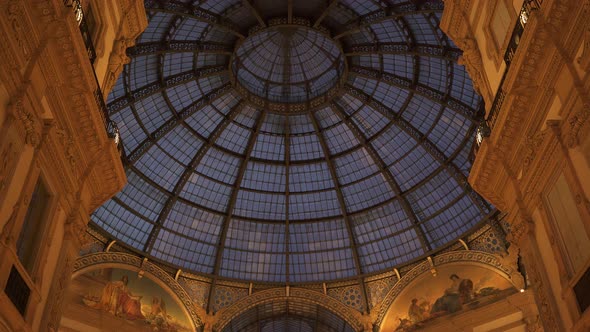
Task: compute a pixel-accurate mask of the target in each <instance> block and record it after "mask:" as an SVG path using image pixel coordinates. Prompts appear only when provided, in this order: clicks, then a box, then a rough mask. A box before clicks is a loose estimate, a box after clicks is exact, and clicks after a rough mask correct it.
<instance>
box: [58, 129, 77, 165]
mask: <svg viewBox="0 0 590 332" xmlns="http://www.w3.org/2000/svg"><path fill="white" fill-rule="evenodd" d="M55 133H56V134H57V137H58V138H59V140H60V143H61V144H62V145H63V147H64V155H65V157H66V159H67V160H68V162H69V163H70V166H72V168H73V169H75V167H76V160H77V158H76V155H75V151H76V147H75V146H74V139H73V137H72V135H71V134H69V133H68V132H67V131H65V130H64V129H57V130H56V131H55Z"/></svg>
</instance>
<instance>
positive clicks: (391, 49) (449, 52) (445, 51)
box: [344, 42, 462, 62]
mask: <svg viewBox="0 0 590 332" xmlns="http://www.w3.org/2000/svg"><path fill="white" fill-rule="evenodd" d="M344 54H345V55H346V56H348V57H351V56H359V55H375V54H378V55H382V54H390V55H413V56H420V57H431V58H438V59H442V60H447V61H453V62H456V61H457V59H458V58H459V56H460V55H461V54H462V53H461V50H459V49H457V48H447V47H442V46H440V45H428V44H415V45H409V44H408V43H407V42H394V43H364V44H354V45H350V46H348V47H345V48H344Z"/></svg>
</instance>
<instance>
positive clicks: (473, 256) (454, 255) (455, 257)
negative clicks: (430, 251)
mask: <svg viewBox="0 0 590 332" xmlns="http://www.w3.org/2000/svg"><path fill="white" fill-rule="evenodd" d="M461 263H463V264H465V263H467V264H470V265H472V266H477V267H483V268H485V269H488V270H490V271H491V272H494V273H496V274H498V275H500V276H501V277H503V278H505V279H506V280H507V281H509V282H510V284H512V285H513V286H514V287H515V288H516V289H520V288H522V287H523V285H524V281H523V277H522V275H521V274H520V273H519V272H518V270H517V266H516V264H511V263H510V261H509V257H508V258H503V257H500V256H497V255H493V254H490V253H487V252H482V251H476V250H461V251H452V252H448V253H444V254H441V255H438V256H435V257H432V264H433V265H432V266H431V265H430V263H429V261H428V260H424V261H423V262H422V263H420V264H418V265H417V266H416V267H414V268H413V269H411V270H410V271H409V272H408V273H406V274H405V275H404V276H403V277H401V278H400V279H399V280H398V282H397V283H396V284H395V285H394V286H393V288H392V289H391V290H390V291H389V292H388V293H387V295H385V298H384V299H383V302H382V303H381V305H380V306H379V309H378V310H379V312H378V313H377V320H376V322H375V325H376V326H381V325H382V323H383V320H384V318H385V316H386V314H387V313H388V312H389V309H390V307H391V306H392V304H393V303H394V301H395V300H396V299H397V297H398V296H399V295H400V294H401V293H402V291H403V290H404V289H406V287H408V286H410V285H411V284H412V283H413V282H414V281H415V280H416V279H417V278H419V277H421V276H422V275H424V274H429V273H431V269H432V268H433V267H434V268H438V267H441V266H445V265H459V264H461ZM514 263H515V262H514Z"/></svg>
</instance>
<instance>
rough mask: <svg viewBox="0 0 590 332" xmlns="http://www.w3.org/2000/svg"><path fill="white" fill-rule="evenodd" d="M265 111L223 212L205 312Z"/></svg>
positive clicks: (248, 146) (208, 308)
mask: <svg viewBox="0 0 590 332" xmlns="http://www.w3.org/2000/svg"><path fill="white" fill-rule="evenodd" d="M266 114H267V111H266V110H264V109H263V110H261V111H260V112H259V113H258V118H257V119H256V127H255V128H254V132H253V133H252V134H250V137H249V138H248V143H247V145H246V152H245V156H244V160H242V163H241V164H240V168H239V169H238V173H237V176H236V180H235V181H234V184H233V186H232V190H231V194H230V198H229V202H228V204H227V209H226V212H225V214H226V215H225V217H224V219H223V223H222V225H221V233H220V235H219V241H218V244H217V253H216V254H215V264H214V265H213V266H214V268H213V276H214V279H213V283H212V284H211V288H210V289H211V291H210V292H209V301H208V302H207V306H208V307H207V311H209V310H210V308H211V303H212V299H213V294H214V292H213V290H214V289H215V285H216V280H217V278H218V277H219V272H220V269H221V259H222V258H223V249H225V246H224V244H225V241H226V238H227V231H228V229H229V224H230V223H231V219H232V216H233V212H234V207H235V206H236V199H237V197H238V192H239V191H240V183H242V179H243V178H244V174H245V173H246V168H247V166H248V162H249V161H250V155H251V154H252V149H254V144H255V143H256V139H257V138H258V135H259V134H260V128H261V127H262V124H263V123H264V119H265V118H266Z"/></svg>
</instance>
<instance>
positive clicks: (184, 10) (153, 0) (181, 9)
mask: <svg viewBox="0 0 590 332" xmlns="http://www.w3.org/2000/svg"><path fill="white" fill-rule="evenodd" d="M145 7H146V8H149V10H150V11H151V12H154V13H157V12H160V13H167V14H175V15H177V16H183V17H187V18H190V19H193V20H197V21H200V22H203V23H207V24H210V25H212V26H215V27H217V28H219V29H221V30H224V31H227V32H229V33H231V34H233V35H235V36H236V37H238V38H245V36H244V35H243V34H242V33H241V32H240V31H239V28H238V26H236V25H235V24H233V23H231V22H230V21H228V20H226V19H225V18H224V17H223V16H221V15H218V14H215V13H213V12H210V11H208V10H205V9H202V8H199V7H196V6H194V5H191V4H187V3H183V2H180V1H162V0H146V1H145Z"/></svg>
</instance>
